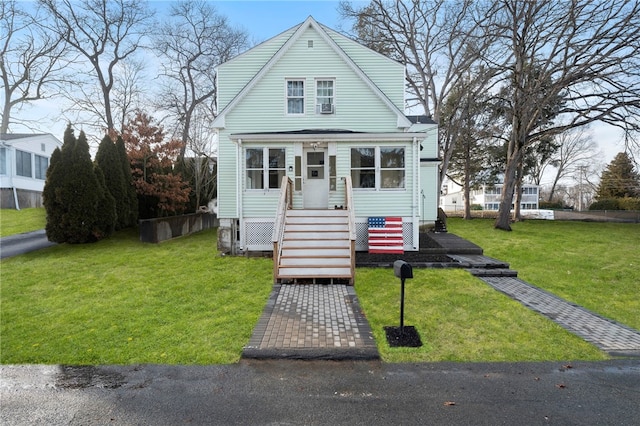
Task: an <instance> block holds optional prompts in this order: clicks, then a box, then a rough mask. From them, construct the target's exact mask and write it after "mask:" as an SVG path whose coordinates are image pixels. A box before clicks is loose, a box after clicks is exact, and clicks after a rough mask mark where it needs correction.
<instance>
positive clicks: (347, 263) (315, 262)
mask: <svg viewBox="0 0 640 426" xmlns="http://www.w3.org/2000/svg"><path fill="white" fill-rule="evenodd" d="M290 267H299V268H302V267H305V268H335V267H338V268H350V267H351V259H349V258H348V257H346V258H345V257H331V258H326V257H314V258H309V257H306V258H301V257H282V258H280V268H290Z"/></svg>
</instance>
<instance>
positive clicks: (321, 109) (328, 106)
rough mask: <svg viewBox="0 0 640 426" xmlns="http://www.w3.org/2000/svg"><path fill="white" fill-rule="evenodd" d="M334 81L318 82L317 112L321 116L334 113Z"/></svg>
mask: <svg viewBox="0 0 640 426" xmlns="http://www.w3.org/2000/svg"><path fill="white" fill-rule="evenodd" d="M333 83H334V82H333V80H316V112H317V113H319V114H333V113H334V105H335V104H334V88H333V86H334V84H333Z"/></svg>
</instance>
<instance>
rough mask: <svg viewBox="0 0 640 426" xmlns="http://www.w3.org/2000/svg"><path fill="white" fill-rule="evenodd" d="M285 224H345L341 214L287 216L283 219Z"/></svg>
mask: <svg viewBox="0 0 640 426" xmlns="http://www.w3.org/2000/svg"><path fill="white" fill-rule="evenodd" d="M285 223H286V225H287V226H289V225H293V224H309V225H314V224H315V225H324V224H332V223H333V224H345V223H346V221H345V218H344V217H343V216H323V217H318V216H287V218H286V219H285Z"/></svg>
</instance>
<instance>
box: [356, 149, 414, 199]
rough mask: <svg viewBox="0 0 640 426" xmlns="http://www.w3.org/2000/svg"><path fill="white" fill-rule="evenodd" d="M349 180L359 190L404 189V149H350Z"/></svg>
mask: <svg viewBox="0 0 640 426" xmlns="http://www.w3.org/2000/svg"><path fill="white" fill-rule="evenodd" d="M351 180H352V182H353V187H354V188H359V189H404V186H405V149H404V148H403V147H374V148H368V147H367V148H351Z"/></svg>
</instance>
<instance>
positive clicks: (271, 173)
mask: <svg viewBox="0 0 640 426" xmlns="http://www.w3.org/2000/svg"><path fill="white" fill-rule="evenodd" d="M245 167H246V178H247V181H246V188H247V189H277V188H280V183H281V182H282V177H283V176H284V175H285V174H286V151H285V149H284V148H247V149H246V153H245ZM265 183H266V184H265Z"/></svg>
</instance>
